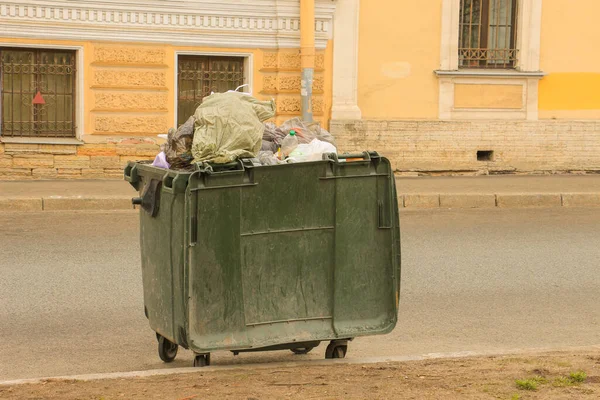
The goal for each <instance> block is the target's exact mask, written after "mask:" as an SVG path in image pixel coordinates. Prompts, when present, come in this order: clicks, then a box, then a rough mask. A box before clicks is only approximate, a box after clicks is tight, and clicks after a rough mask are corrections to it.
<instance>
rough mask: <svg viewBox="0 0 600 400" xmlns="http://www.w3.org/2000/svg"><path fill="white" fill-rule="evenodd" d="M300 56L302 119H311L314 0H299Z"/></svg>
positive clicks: (313, 62)
mask: <svg viewBox="0 0 600 400" xmlns="http://www.w3.org/2000/svg"><path fill="white" fill-rule="evenodd" d="M300 57H301V63H302V82H301V89H300V92H301V95H302V119H303V120H305V121H308V122H312V121H313V106H312V87H313V79H314V73H315V0H300Z"/></svg>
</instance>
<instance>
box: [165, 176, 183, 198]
mask: <svg viewBox="0 0 600 400" xmlns="http://www.w3.org/2000/svg"><path fill="white" fill-rule="evenodd" d="M181 179H183V174H177V175H175V176H173V175H172V174H171V173H170V172H167V173H166V174H165V176H163V178H162V183H163V189H164V191H165V192H167V193H171V194H174V193H175V188H176V187H178V185H177V183H178V182H179V181H180V180H181Z"/></svg>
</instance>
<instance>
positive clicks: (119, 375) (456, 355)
mask: <svg viewBox="0 0 600 400" xmlns="http://www.w3.org/2000/svg"><path fill="white" fill-rule="evenodd" d="M598 348H600V345H591V346H570V347H559V348H547V347H544V348H520V349H510V350H490V351H458V352H452V353H427V354H419V355H407V356H388V357H366V358H343V359H337V360H306V361H294V362H284V363H282V362H279V363H266V364H263V363H261V364H237V365H221V366H210V367H204V368H194V367H184V368H163V369H154V370H146V371H130V372H108V373H100V374H85V375H67V376H51V377H44V378H28V379H13V380H7V381H0V386H13V385H24V384H36V383H43V382H48V381H98V380H106V379H133V378H148V377H153V376H165V375H176V374H193V373H216V372H220V371H230V370H239V369H281V368H295V367H302V366H322V365H332V364H346V365H348V364H354V365H355V364H381V363H390V362H408V361H424V360H451V359H461V358H467V357H501V356H513V355H535V354H547V353H559V352H574V351H589V350H590V349H598Z"/></svg>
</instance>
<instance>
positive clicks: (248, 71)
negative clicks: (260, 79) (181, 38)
mask: <svg viewBox="0 0 600 400" xmlns="http://www.w3.org/2000/svg"><path fill="white" fill-rule="evenodd" d="M180 56H200V57H242V58H244V83H243V84H244V85H248V87H247V88H246V90H245V91H246V92H247V93H250V94H253V91H252V90H253V87H254V53H252V52H206V51H202V52H198V51H185V50H176V51H175V54H174V62H175V63H174V65H175V68H174V70H175V73H174V77H173V81H174V85H173V87H174V88H175V91H174V93H173V98H174V100H173V118H172V120H173V126H174V127H177V126H178V125H177V124H178V114H179V113H178V110H179V57H180Z"/></svg>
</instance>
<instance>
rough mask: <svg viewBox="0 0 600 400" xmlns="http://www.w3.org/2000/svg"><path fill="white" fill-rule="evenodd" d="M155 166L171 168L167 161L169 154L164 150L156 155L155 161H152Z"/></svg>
mask: <svg viewBox="0 0 600 400" xmlns="http://www.w3.org/2000/svg"><path fill="white" fill-rule="evenodd" d="M152 166H153V167H158V168H164V169H169V168H171V164H169V162H168V161H167V155H166V154H165V152H164V151H161V152H160V153H158V154H157V155H156V158H155V159H154V162H153V163H152Z"/></svg>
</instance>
